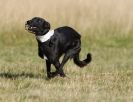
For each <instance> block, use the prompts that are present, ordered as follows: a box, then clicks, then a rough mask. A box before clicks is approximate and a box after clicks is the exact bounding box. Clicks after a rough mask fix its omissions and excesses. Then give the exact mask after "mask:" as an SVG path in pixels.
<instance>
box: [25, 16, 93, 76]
mask: <svg viewBox="0 0 133 102" xmlns="http://www.w3.org/2000/svg"><path fill="white" fill-rule="evenodd" d="M25 28H26V30H28V31H29V32H31V33H33V34H35V36H36V39H37V42H38V55H39V56H40V57H41V58H42V59H46V66H47V77H48V78H52V77H55V76H56V75H60V76H61V77H65V74H64V72H63V66H64V64H65V63H66V62H67V61H68V59H69V58H73V60H74V63H75V64H76V65H78V66H79V67H84V66H86V65H87V64H88V63H89V62H90V61H91V54H88V55H87V58H86V59H85V60H83V61H80V60H79V53H80V50H81V40H80V38H81V36H80V34H79V33H78V32H76V31H75V30H74V29H72V28H70V27H67V26H65V27H60V28H57V29H55V30H51V31H50V24H49V23H48V22H47V21H45V20H44V19H43V18H39V17H34V18H33V19H31V20H28V21H27V22H26V24H25ZM63 54H64V58H63V60H62V62H61V63H60V61H59V59H60V57H61V56H62V55H63ZM51 64H53V65H54V66H55V68H56V71H55V72H51Z"/></svg>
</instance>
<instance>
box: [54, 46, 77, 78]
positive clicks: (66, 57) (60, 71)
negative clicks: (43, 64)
mask: <svg viewBox="0 0 133 102" xmlns="http://www.w3.org/2000/svg"><path fill="white" fill-rule="evenodd" d="M79 51H80V48H76V47H75V48H73V49H70V50H69V51H67V52H66V53H65V55H64V58H63V60H62V62H61V64H60V63H59V61H57V62H56V64H55V67H56V69H57V72H58V74H60V76H61V77H65V74H64V72H63V66H64V65H65V63H66V62H67V61H68V60H69V58H73V57H74V55H75V54H76V53H78V52H79Z"/></svg>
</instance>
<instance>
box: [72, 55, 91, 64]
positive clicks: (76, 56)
mask: <svg viewBox="0 0 133 102" xmlns="http://www.w3.org/2000/svg"><path fill="white" fill-rule="evenodd" d="M91 60H92V58H91V54H90V53H88V54H87V58H86V59H85V60H83V61H80V59H79V53H78V54H76V55H75V56H74V63H75V64H76V65H78V66H79V67H84V66H86V65H87V64H89V63H90V62H91Z"/></svg>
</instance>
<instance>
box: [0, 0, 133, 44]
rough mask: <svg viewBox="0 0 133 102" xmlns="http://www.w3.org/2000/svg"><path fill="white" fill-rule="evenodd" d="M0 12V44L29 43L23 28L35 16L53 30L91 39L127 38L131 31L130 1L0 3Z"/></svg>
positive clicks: (24, 0) (132, 4) (10, 0)
mask: <svg viewBox="0 0 133 102" xmlns="http://www.w3.org/2000/svg"><path fill="white" fill-rule="evenodd" d="M0 8H1V14H0V21H1V22H0V38H1V43H8V44H13V43H14V42H16V41H15V40H16V39H19V40H21V39H22V38H23V36H24V38H23V39H30V38H28V37H26V36H27V32H26V31H25V28H24V24H25V21H27V20H28V19H31V18H33V17H35V16H39V17H43V18H45V19H46V20H47V21H49V22H50V24H51V26H52V29H55V28H57V27H60V26H64V25H68V26H71V27H74V28H75V29H76V30H78V31H79V32H80V33H81V34H82V35H83V36H87V35H88V36H90V37H93V36H94V37H99V36H100V37H106V36H114V37H115V36H118V35H119V37H122V36H124V37H127V36H128V35H129V34H131V32H132V28H133V20H132V19H133V12H132V11H133V1H132V0H126V1H125V0H117V1H115V0H56V1H54V2H53V0H37V1H33V0H19V1H17V0H6V1H5V0H0ZM5 39H6V41H5ZM7 39H8V40H7ZM16 43H17V42H16Z"/></svg>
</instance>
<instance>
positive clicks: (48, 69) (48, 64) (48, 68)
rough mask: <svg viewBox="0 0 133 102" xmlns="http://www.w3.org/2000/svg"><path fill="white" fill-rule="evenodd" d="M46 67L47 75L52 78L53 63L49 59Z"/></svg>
mask: <svg viewBox="0 0 133 102" xmlns="http://www.w3.org/2000/svg"><path fill="white" fill-rule="evenodd" d="M46 67H47V77H48V78H51V77H52V75H51V72H50V71H51V63H50V62H49V61H48V60H46Z"/></svg>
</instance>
